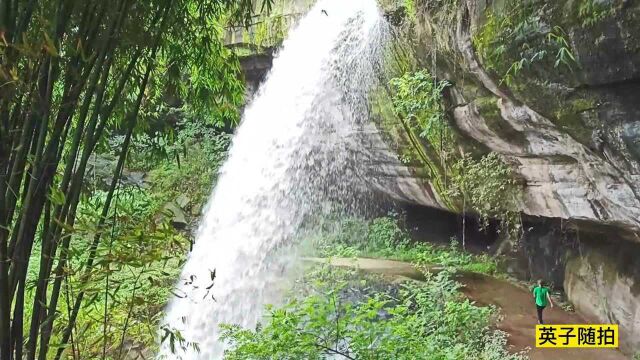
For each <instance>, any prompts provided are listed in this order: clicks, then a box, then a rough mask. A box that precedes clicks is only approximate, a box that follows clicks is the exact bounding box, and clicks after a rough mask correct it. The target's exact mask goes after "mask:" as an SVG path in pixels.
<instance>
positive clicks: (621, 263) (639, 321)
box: [564, 241, 640, 354]
mask: <svg viewBox="0 0 640 360" xmlns="http://www.w3.org/2000/svg"><path fill="white" fill-rule="evenodd" d="M581 250H582V251H581V254H575V255H574V256H573V257H571V258H570V259H569V261H568V263H567V267H566V275H565V280H564V288H565V291H566V292H567V296H568V297H569V298H570V299H571V301H572V303H573V304H574V306H575V307H576V309H577V310H579V311H581V312H583V313H585V314H588V315H590V316H591V317H593V318H595V319H600V320H601V321H606V322H608V323H617V324H620V344H621V347H622V350H624V351H626V352H627V353H629V354H633V353H634V351H636V350H637V349H640V257H638V256H637V254H640V246H638V245H637V244H632V243H627V242H623V243H613V244H607V243H604V242H601V241H598V242H593V243H588V244H584V245H583V246H582V249H581Z"/></svg>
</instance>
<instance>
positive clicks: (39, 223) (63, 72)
mask: <svg viewBox="0 0 640 360" xmlns="http://www.w3.org/2000/svg"><path fill="white" fill-rule="evenodd" d="M253 8H254V7H253V5H252V1H251V0H242V1H232V0H201V1H196V0H112V1H105V0H0V359H2V360H9V359H23V358H24V359H36V358H38V359H42V360H44V359H50V358H53V359H60V358H61V357H63V356H64V355H63V354H64V351H65V348H66V346H67V344H69V343H70V342H71V341H72V340H73V335H74V334H73V331H74V322H75V321H76V319H77V316H78V312H79V311H80V308H81V306H82V303H83V301H84V295H85V294H84V292H83V291H80V292H79V293H78V294H77V296H75V298H74V299H72V301H71V305H70V306H67V310H66V311H68V314H67V316H66V317H65V319H66V323H64V324H57V325H56V326H55V327H54V324H56V322H57V321H61V320H60V316H59V313H60V302H61V301H62V300H61V293H62V289H63V286H64V282H65V275H66V274H65V272H66V271H67V266H66V265H67V264H66V262H67V260H68V252H69V249H70V245H71V241H72V240H73V236H72V235H73V233H74V221H75V220H76V212H77V209H78V204H79V202H80V198H81V195H82V192H83V187H84V186H85V181H86V176H85V175H86V172H87V168H88V163H89V159H90V158H91V156H92V154H94V153H95V152H96V151H97V149H99V148H100V147H105V146H109V145H108V143H107V142H106V140H105V139H107V138H108V137H109V136H112V135H114V134H118V135H121V136H124V140H123V141H122V142H121V143H120V144H119V145H118V146H119V147H120V148H119V149H112V150H115V151H117V153H118V154H119V155H118V160H117V166H116V169H115V172H114V173H113V176H112V180H111V182H110V186H109V188H108V192H107V198H106V201H105V202H104V205H103V208H102V211H101V217H100V218H99V221H98V225H97V229H98V230H97V231H95V232H94V233H93V236H92V239H90V247H89V253H88V255H87V257H86V262H85V264H84V265H83V267H82V271H84V273H86V274H87V281H88V277H89V276H90V274H91V269H92V267H93V266H94V265H95V262H96V249H97V248H98V245H99V244H100V242H101V240H102V238H103V237H104V236H103V233H104V232H105V231H103V230H104V228H105V224H106V223H107V222H108V219H107V218H108V216H109V214H110V212H109V209H110V207H111V206H112V202H113V196H114V192H115V189H116V188H117V187H118V184H119V180H120V176H121V174H122V171H123V167H124V164H125V159H126V158H127V153H128V150H129V147H130V146H131V142H132V141H133V140H134V139H135V134H136V132H137V131H140V129H144V128H145V126H146V124H145V122H146V121H148V119H149V118H150V117H152V115H149V114H153V113H154V112H157V111H158V108H160V107H162V106H163V101H164V99H165V98H166V97H168V96H173V97H178V98H181V99H188V103H189V106H190V107H191V108H192V110H193V111H200V112H201V113H202V114H207V116H214V117H216V119H217V121H220V122H229V121H234V120H235V118H234V116H235V109H234V106H233V105H234V104H236V103H238V99H241V97H242V85H241V83H240V81H239V80H238V79H237V71H238V65H237V61H235V59H234V58H233V55H232V54H231V53H230V52H229V51H227V50H226V49H225V48H224V45H223V43H222V40H221V38H222V36H221V35H222V32H221V30H222V27H221V25H220V24H221V19H223V18H224V19H225V21H237V22H244V23H249V22H250V21H251V17H252V12H253ZM211 114H213V115H211ZM34 244H38V246H34ZM35 251H39V252H40V253H39V254H37V255H36V254H33V252H35ZM34 256H36V257H39V258H40V261H39V264H35V265H34V264H30V259H32V258H33V257H34ZM36 265H37V268H36V271H35V272H36V273H37V278H35V279H32V282H30V281H28V279H27V273H28V270H29V267H30V266H31V267H34V266H36ZM28 286H33V287H35V295H34V296H32V297H27V296H25V289H26V288H27V287H28ZM27 301H30V302H29V304H27ZM27 306H28V308H29V309H30V311H25V308H26V307H27ZM54 329H63V330H62V332H61V333H60V334H58V336H57V339H59V340H58V341H57V342H59V343H57V344H52V332H53V331H54Z"/></svg>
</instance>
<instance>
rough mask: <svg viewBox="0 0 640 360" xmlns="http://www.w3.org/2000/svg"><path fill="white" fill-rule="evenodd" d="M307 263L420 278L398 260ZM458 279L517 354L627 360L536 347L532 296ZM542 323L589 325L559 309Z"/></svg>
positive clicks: (504, 284)
mask: <svg viewBox="0 0 640 360" xmlns="http://www.w3.org/2000/svg"><path fill="white" fill-rule="evenodd" d="M309 260H311V261H313V262H327V263H329V264H330V265H333V266H337V267H344V268H355V269H359V270H361V271H365V272H370V273H377V274H382V275H385V276H389V277H391V278H392V279H395V280H403V279H414V280H420V279H421V278H423V275H422V273H421V272H420V271H419V270H418V269H416V268H415V267H414V265H413V264H410V263H407V262H401V261H394V260H384V259H367V258H356V259H354V258H332V259H330V260H329V259H309ZM434 270H438V268H434ZM457 280H458V281H459V282H460V283H461V284H462V285H463V287H462V289H461V291H462V293H463V294H464V295H465V296H467V297H468V298H469V299H471V300H473V301H475V302H476V303H477V304H478V305H494V306H496V307H498V308H499V309H500V315H501V320H500V322H499V323H498V324H497V328H498V329H500V330H502V331H505V332H506V333H508V334H509V338H508V346H509V349H510V350H511V351H514V352H519V351H523V350H526V349H527V348H530V351H529V352H528V353H527V354H528V356H529V358H530V359H533V360H543V359H545V360H547V359H553V360H622V359H626V358H627V357H625V356H624V355H623V354H622V353H621V352H619V351H617V350H612V349H539V348H535V335H534V329H535V324H536V313H535V308H534V306H533V303H532V297H531V295H530V294H529V292H528V291H527V290H526V289H523V288H521V287H519V286H516V285H514V284H512V283H510V282H508V281H506V280H501V279H497V278H495V277H492V276H487V275H483V274H477V273H460V274H459V276H458V277H457ZM545 322H547V323H549V324H584V323H590V321H588V319H586V318H585V317H584V316H582V315H581V314H578V313H575V312H567V311H565V310H563V309H561V308H559V307H554V308H553V309H547V310H546V311H545ZM592 322H593V321H591V323H592Z"/></svg>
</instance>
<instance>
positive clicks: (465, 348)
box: [223, 267, 524, 360]
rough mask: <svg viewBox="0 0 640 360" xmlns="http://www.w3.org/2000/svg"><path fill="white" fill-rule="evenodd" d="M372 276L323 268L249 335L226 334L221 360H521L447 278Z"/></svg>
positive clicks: (231, 328)
mask: <svg viewBox="0 0 640 360" xmlns="http://www.w3.org/2000/svg"><path fill="white" fill-rule="evenodd" d="M379 282H380V280H376V278H374V277H373V276H368V277H367V276H363V275H361V274H356V273H354V272H353V271H346V270H338V269H332V268H327V267H320V268H317V269H316V270H314V271H312V272H311V273H310V274H308V275H306V278H305V279H304V283H305V284H307V285H309V284H311V285H310V286H305V287H304V288H303V290H302V291H298V292H297V293H295V294H293V295H292V296H291V298H290V300H289V301H288V302H287V303H286V304H285V305H284V306H282V307H268V308H267V318H266V319H267V321H266V323H264V324H259V325H258V326H257V327H255V328H253V329H243V328H240V327H238V326H235V325H224V326H223V338H224V339H225V340H226V341H227V342H228V344H229V345H230V347H229V349H228V350H227V351H226V352H225V359H229V360H240V359H242V360H245V359H255V360H258V359H264V360H267V359H283V360H285V359H318V360H319V359H329V358H344V359H358V360H369V359H398V360H401V359H412V360H413V359H485V360H494V359H495V360H498V359H500V360H502V359H505V360H520V359H524V357H523V356H522V355H520V354H509V353H508V352H507V351H506V335H505V334H504V333H502V332H499V331H495V330H493V329H492V327H491V323H492V320H493V319H494V317H495V315H496V310H495V308H493V307H480V306H477V305H475V304H473V303H472V302H471V301H469V300H468V299H466V298H464V297H463V296H462V294H461V293H460V292H459V291H458V290H459V287H460V285H459V284H458V283H457V282H456V281H455V280H453V277H452V275H451V273H449V272H447V271H442V272H440V273H438V274H435V275H434V274H431V273H428V272H427V273H425V281H424V282H409V283H404V284H402V285H396V287H395V288H393V287H389V286H387V287H384V286H381V285H380V284H379Z"/></svg>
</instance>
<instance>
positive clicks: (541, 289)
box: [533, 280, 553, 324]
mask: <svg viewBox="0 0 640 360" xmlns="http://www.w3.org/2000/svg"><path fill="white" fill-rule="evenodd" d="M533 298H534V299H535V301H536V309H537V310H538V324H544V322H543V321H542V311H543V310H544V308H545V307H547V303H548V304H549V305H551V307H552V308H553V302H552V301H551V297H550V296H549V289H548V288H547V287H545V286H544V281H542V280H538V286H536V287H534V288H533Z"/></svg>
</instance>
